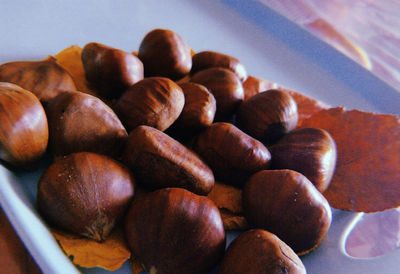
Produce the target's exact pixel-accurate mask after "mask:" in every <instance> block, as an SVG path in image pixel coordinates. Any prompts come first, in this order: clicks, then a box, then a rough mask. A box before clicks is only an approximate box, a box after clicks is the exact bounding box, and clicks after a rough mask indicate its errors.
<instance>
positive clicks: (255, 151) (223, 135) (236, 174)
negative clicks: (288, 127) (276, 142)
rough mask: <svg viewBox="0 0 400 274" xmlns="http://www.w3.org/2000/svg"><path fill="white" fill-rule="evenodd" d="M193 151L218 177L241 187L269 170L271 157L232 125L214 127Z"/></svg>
mask: <svg viewBox="0 0 400 274" xmlns="http://www.w3.org/2000/svg"><path fill="white" fill-rule="evenodd" d="M193 149H194V150H195V151H196V152H197V153H198V154H199V155H200V156H201V157H202V158H203V159H204V161H205V162H206V163H207V164H208V165H209V166H210V167H211V169H212V170H213V171H214V174H215V177H216V178H217V179H218V180H220V181H222V182H224V183H226V184H231V185H235V186H242V185H243V184H244V183H245V182H246V180H247V179H248V178H249V177H250V176H251V175H252V174H253V173H255V172H257V171H260V170H263V169H268V168H269V166H270V161H271V154H270V152H269V151H268V149H267V148H266V147H265V146H264V145H263V144H262V143H261V142H260V141H258V140H256V139H254V138H252V137H251V136H249V135H247V134H246V133H244V132H243V131H241V130H240V129H238V128H237V127H235V126H234V125H232V124H229V123H222V122H220V123H214V124H212V125H211V126H210V127H208V128H207V129H206V130H204V131H203V132H201V133H200V134H199V136H198V137H197V138H196V141H195V144H194V146H193Z"/></svg>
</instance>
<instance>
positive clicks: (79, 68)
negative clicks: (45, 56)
mask: <svg viewBox="0 0 400 274" xmlns="http://www.w3.org/2000/svg"><path fill="white" fill-rule="evenodd" d="M81 54H82V48H81V47H79V46H77V45H74V46H70V47H69V48H66V49H64V50H62V51H60V52H59V53H57V55H56V56H55V58H56V59H57V63H58V64H59V65H60V66H62V67H63V68H64V69H65V70H66V71H68V73H69V74H70V75H71V76H72V79H73V80H74V82H75V85H76V87H77V89H78V90H79V91H81V92H85V93H88V94H90V95H95V96H96V93H95V92H94V91H92V90H90V89H89V87H88V86H87V83H86V77H85V70H84V68H83V64H82V59H81Z"/></svg>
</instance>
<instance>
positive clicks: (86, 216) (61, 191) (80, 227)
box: [37, 152, 134, 241]
mask: <svg viewBox="0 0 400 274" xmlns="http://www.w3.org/2000/svg"><path fill="white" fill-rule="evenodd" d="M133 195H134V179H133V177H132V175H131V173H130V172H129V170H128V169H127V168H126V167H124V166H123V165H122V164H120V163H118V162H116V161H114V160H112V159H111V158H108V157H106V156H103V155H99V154H95V153H90V152H80V153H74V154H70V155H68V156H64V157H62V158H59V159H58V160H57V161H56V162H54V163H53V164H52V165H50V167H49V168H48V169H47V170H46V171H45V172H44V173H43V175H42V177H41V178H40V180H39V184H38V190H37V203H38V207H39V211H40V213H41V214H42V216H43V217H45V219H46V220H47V221H48V222H50V223H51V224H53V225H56V226H57V227H59V228H61V229H63V230H66V231H69V232H73V233H76V234H79V235H82V236H85V237H89V238H91V239H94V240H96V241H103V240H104V239H106V237H107V236H108V235H109V233H110V232H111V230H112V228H113V227H114V225H115V224H116V223H117V222H118V221H119V220H120V219H121V218H122V217H123V216H124V214H125V213H126V209H127V208H128V206H129V205H130V202H131V200H132V198H133Z"/></svg>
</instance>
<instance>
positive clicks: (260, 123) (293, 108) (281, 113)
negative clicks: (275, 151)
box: [236, 89, 299, 145]
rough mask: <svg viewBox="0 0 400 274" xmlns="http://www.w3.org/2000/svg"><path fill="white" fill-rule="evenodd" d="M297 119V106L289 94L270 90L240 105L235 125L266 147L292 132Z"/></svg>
mask: <svg viewBox="0 0 400 274" xmlns="http://www.w3.org/2000/svg"><path fill="white" fill-rule="evenodd" d="M298 119H299V114H298V112H297V104H296V102H295V101H294V99H293V98H292V97H291V96H290V95H289V93H287V92H284V91H281V90H276V89H271V90H268V91H264V92H261V93H258V94H256V95H254V96H252V97H251V98H249V99H248V100H246V101H244V102H243V103H242V104H241V105H240V107H239V109H238V112H237V116H236V125H237V126H238V127H239V128H240V129H241V130H243V131H244V132H246V133H247V134H249V135H251V136H253V137H254V138H256V139H258V140H260V141H262V142H264V143H265V144H267V145H268V144H271V143H274V142H276V141H277V140H278V139H279V138H281V137H282V136H283V135H285V134H286V133H288V132H290V131H291V130H293V129H294V128H295V127H296V125H297V121H298Z"/></svg>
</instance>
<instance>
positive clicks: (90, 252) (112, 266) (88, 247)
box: [52, 229, 131, 271]
mask: <svg viewBox="0 0 400 274" xmlns="http://www.w3.org/2000/svg"><path fill="white" fill-rule="evenodd" d="M52 233H53V235H54V237H55V238H56V239H57V242H58V243H59V245H60V246H61V248H62V249H63V250H64V252H65V254H66V255H67V256H68V257H69V258H70V259H71V260H72V262H73V263H74V264H76V265H79V266H81V267H87V268H91V267H101V268H104V269H107V270H111V271H114V270H117V269H119V268H120V267H121V266H122V265H123V263H124V262H125V261H126V260H128V259H129V258H130V256H131V253H130V251H129V249H128V247H127V246H126V243H125V239H124V237H123V233H122V230H121V229H115V230H114V231H113V232H112V233H111V235H110V236H109V237H108V238H107V240H106V241H104V242H102V243H99V242H96V241H94V240H90V239H87V238H83V237H80V236H76V235H73V234H70V233H66V232H63V231H59V230H52Z"/></svg>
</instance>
